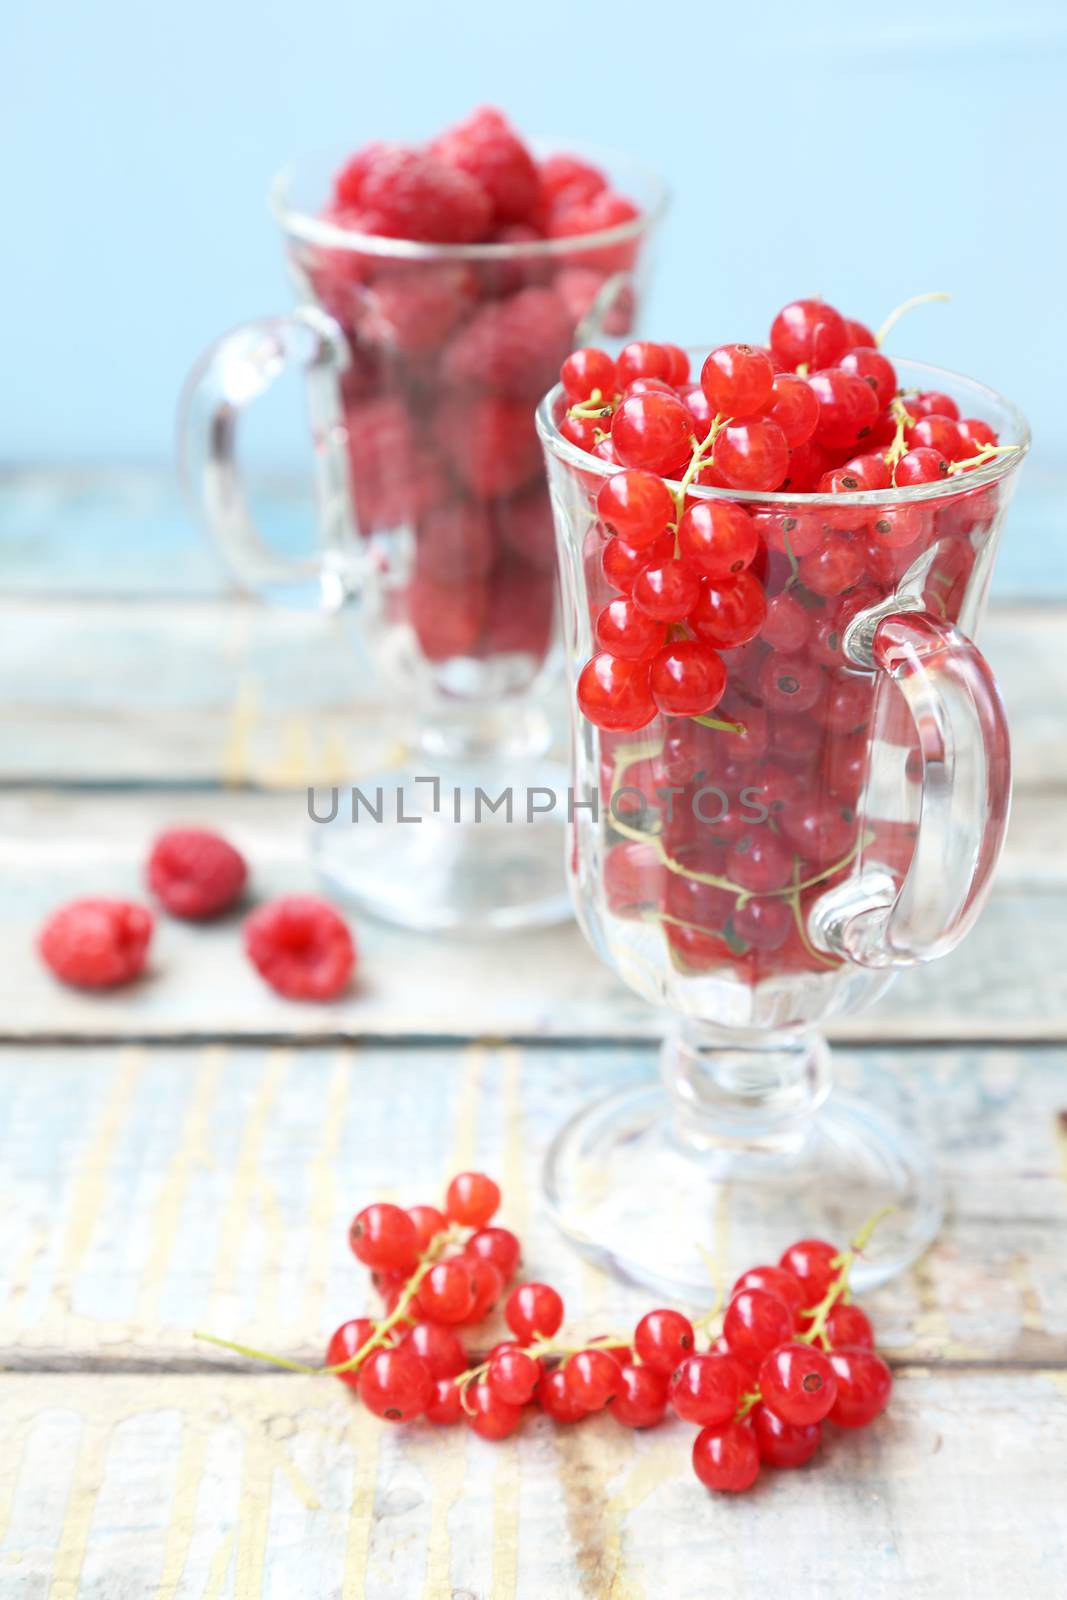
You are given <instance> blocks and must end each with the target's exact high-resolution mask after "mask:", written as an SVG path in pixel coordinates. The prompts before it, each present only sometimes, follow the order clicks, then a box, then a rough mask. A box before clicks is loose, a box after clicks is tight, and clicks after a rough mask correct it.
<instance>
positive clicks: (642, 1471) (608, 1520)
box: [604, 1439, 678, 1600]
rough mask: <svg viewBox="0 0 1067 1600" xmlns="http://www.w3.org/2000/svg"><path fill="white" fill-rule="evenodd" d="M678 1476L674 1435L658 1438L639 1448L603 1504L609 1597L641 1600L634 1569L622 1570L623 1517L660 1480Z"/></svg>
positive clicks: (653, 1491)
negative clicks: (628, 1469) (609, 1578)
mask: <svg viewBox="0 0 1067 1600" xmlns="http://www.w3.org/2000/svg"><path fill="white" fill-rule="evenodd" d="M677 1476H678V1441H677V1439H665V1440H660V1441H658V1442H656V1443H654V1444H652V1443H650V1444H649V1447H648V1448H647V1449H645V1450H643V1451H642V1453H641V1454H640V1456H639V1457H638V1458H637V1460H636V1461H635V1462H634V1465H633V1467H632V1468H631V1470H630V1472H629V1473H628V1474H627V1476H626V1479H625V1481H624V1482H623V1484H622V1487H621V1488H620V1489H618V1490H617V1491H616V1492H615V1494H613V1495H612V1496H611V1498H610V1499H609V1500H608V1502H607V1504H606V1506H605V1507H604V1557H605V1567H606V1568H607V1569H608V1570H609V1571H610V1572H611V1587H610V1588H609V1590H608V1597H609V1600H645V1590H644V1588H643V1586H642V1585H641V1583H640V1582H639V1581H638V1578H637V1576H636V1574H635V1573H633V1572H627V1571H626V1570H625V1566H624V1563H625V1556H624V1553H623V1548H622V1539H623V1533H624V1532H625V1528H626V1519H627V1518H628V1517H629V1516H630V1515H631V1513H632V1512H634V1511H636V1510H637V1508H638V1506H640V1505H643V1504H644V1502H645V1501H646V1500H647V1499H648V1497H649V1495H651V1494H654V1493H655V1491H656V1490H657V1489H658V1488H659V1487H660V1485H661V1484H664V1483H666V1482H667V1481H668V1480H669V1479H672V1478H676V1477H677Z"/></svg>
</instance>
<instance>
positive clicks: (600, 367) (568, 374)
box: [559, 348, 618, 405]
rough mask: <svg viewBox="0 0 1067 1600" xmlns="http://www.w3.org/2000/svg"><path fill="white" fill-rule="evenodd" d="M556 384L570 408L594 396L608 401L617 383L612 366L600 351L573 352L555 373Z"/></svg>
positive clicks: (609, 358) (584, 350) (586, 349)
mask: <svg viewBox="0 0 1067 1600" xmlns="http://www.w3.org/2000/svg"><path fill="white" fill-rule="evenodd" d="M559 377H560V382H561V383H562V385H563V389H564V393H565V394H566V396H567V399H568V400H569V401H570V402H571V404H572V405H580V404H582V403H583V402H585V401H587V400H589V399H590V398H591V397H592V396H593V395H594V394H595V395H597V396H598V397H599V398H600V399H606V400H610V399H611V397H612V395H613V394H614V393H615V387H616V384H617V382H618V379H617V376H616V372H615V363H614V361H613V360H612V359H611V357H610V356H609V355H607V354H606V352H605V351H603V350H594V349H589V348H585V349H582V350H575V351H573V352H572V353H571V355H569V356H568V357H567V359H566V361H564V363H563V365H562V366H561V367H560V369H559Z"/></svg>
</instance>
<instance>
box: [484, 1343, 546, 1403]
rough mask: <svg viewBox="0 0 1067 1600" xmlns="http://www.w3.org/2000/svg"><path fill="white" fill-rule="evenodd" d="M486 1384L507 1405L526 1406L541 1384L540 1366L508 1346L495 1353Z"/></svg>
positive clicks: (531, 1358)
mask: <svg viewBox="0 0 1067 1600" xmlns="http://www.w3.org/2000/svg"><path fill="white" fill-rule="evenodd" d="M485 1381H486V1383H487V1384H488V1385H489V1387H490V1388H491V1389H492V1391H493V1393H494V1394H495V1395H496V1396H497V1397H498V1398H499V1399H501V1400H503V1401H504V1402H505V1403H506V1404H507V1405H512V1406H524V1405H525V1404H526V1402H527V1401H528V1400H532V1399H533V1394H534V1390H535V1389H536V1388H537V1385H538V1384H539V1383H540V1381H541V1363H540V1361H538V1360H536V1359H535V1358H534V1357H533V1356H530V1355H527V1353H526V1351H525V1350H522V1349H520V1348H519V1347H518V1345H507V1344H505V1345H502V1346H501V1347H500V1348H499V1349H497V1350H496V1351H494V1353H493V1355H492V1357H491V1359H490V1362H489V1371H488V1372H487V1373H486V1379H485Z"/></svg>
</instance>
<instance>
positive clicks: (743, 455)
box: [711, 417, 789, 490]
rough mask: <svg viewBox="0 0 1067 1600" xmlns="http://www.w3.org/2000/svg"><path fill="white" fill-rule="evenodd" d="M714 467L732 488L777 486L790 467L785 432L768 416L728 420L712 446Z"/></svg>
mask: <svg viewBox="0 0 1067 1600" xmlns="http://www.w3.org/2000/svg"><path fill="white" fill-rule="evenodd" d="M711 459H712V462H713V464H714V465H715V467H716V469H717V470H718V471H719V472H720V473H721V474H722V476H723V478H724V479H725V480H726V482H727V483H728V484H729V485H730V486H731V488H734V489H766V490H771V489H777V488H778V487H779V486H780V485H781V482H782V479H783V478H784V477H785V475H786V472H787V470H788V467H789V446H788V444H787V443H786V439H785V434H784V433H783V432H782V430H781V428H780V427H779V426H778V424H777V423H776V422H772V421H771V420H770V419H769V418H768V417H750V418H749V419H748V420H747V421H744V422H733V423H729V424H728V425H727V426H726V427H725V428H723V430H722V432H721V433H720V434H719V436H718V438H717V439H716V440H715V444H714V445H713V447H712V452H711Z"/></svg>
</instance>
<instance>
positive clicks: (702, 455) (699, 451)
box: [673, 411, 730, 555]
mask: <svg viewBox="0 0 1067 1600" xmlns="http://www.w3.org/2000/svg"><path fill="white" fill-rule="evenodd" d="M729 421H730V418H729V417H724V416H723V414H722V412H721V411H720V412H718V413H717V415H716V416H715V417H714V418H713V419H712V423H711V427H710V428H709V429H708V434H707V438H705V439H698V438H697V436H696V434H695V433H692V434H690V435H689V437H690V439H691V440H692V442H693V454H692V455H691V456H690V458H689V465H688V466H687V467H686V469H685V472H684V474H683V475H682V479H681V482H680V483H679V485H678V487H677V489H675V490H674V491H673V492H674V509H675V512H676V513H677V515H678V516H679V517H681V515H682V512H683V511H684V510H685V496H686V490H687V489H688V488H689V485H690V484H691V483H692V481H693V479H694V478H695V477H696V475H697V473H698V472H699V471H700V469H701V467H702V466H703V465H704V464H705V462H706V461H707V459H708V457H709V456H710V455H711V452H712V450H713V449H714V446H715V441H716V439H717V438H718V437H719V434H720V433H721V432H722V430H723V429H724V428H725V427H726V425H727V423H728V422H729ZM674 553H675V555H677V554H678V550H677V546H676V548H675V552H674Z"/></svg>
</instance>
